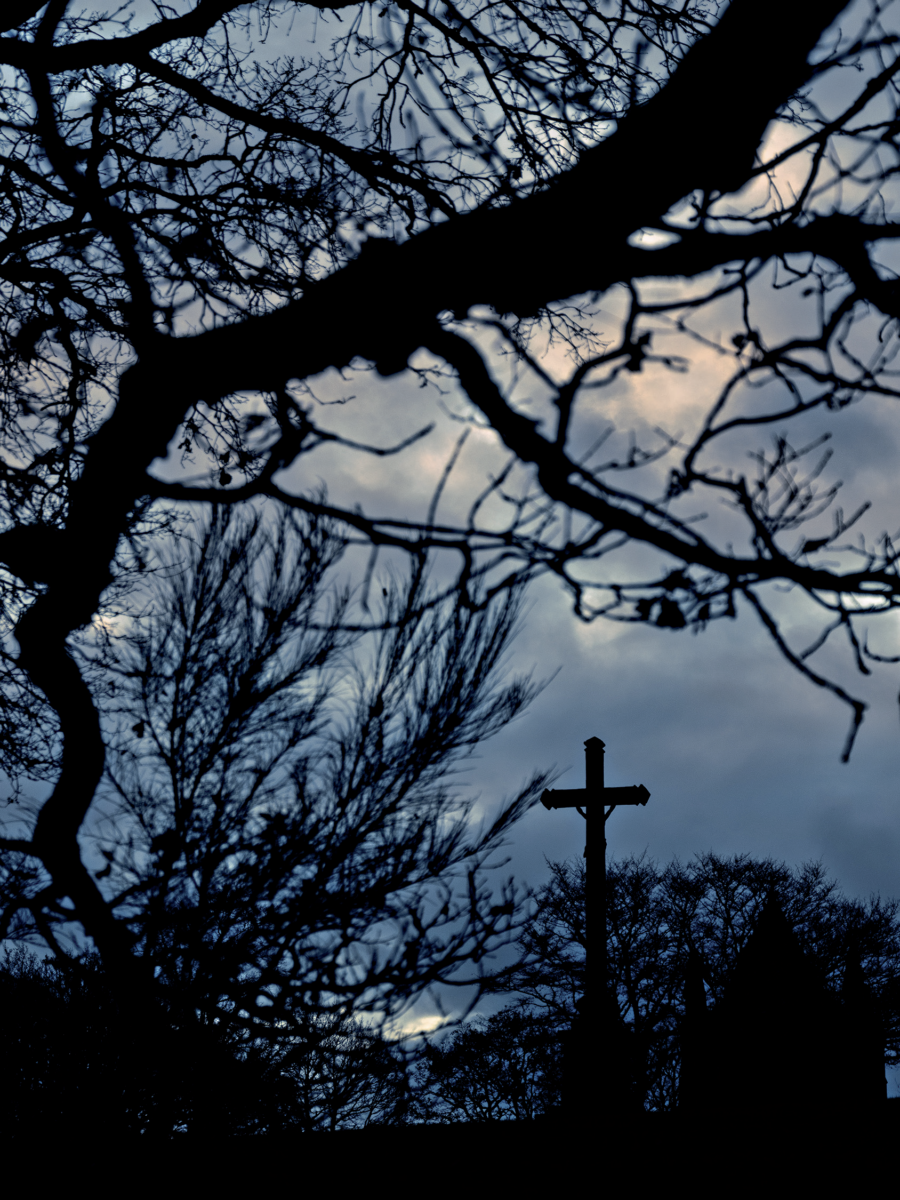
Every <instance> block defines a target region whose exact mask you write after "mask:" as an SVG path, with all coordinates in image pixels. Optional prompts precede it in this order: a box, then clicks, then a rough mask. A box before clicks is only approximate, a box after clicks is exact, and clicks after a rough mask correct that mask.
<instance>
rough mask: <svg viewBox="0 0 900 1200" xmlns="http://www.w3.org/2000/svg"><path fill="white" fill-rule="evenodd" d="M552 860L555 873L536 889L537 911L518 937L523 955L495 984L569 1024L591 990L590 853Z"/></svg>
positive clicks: (523, 1004)
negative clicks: (587, 976)
mask: <svg viewBox="0 0 900 1200" xmlns="http://www.w3.org/2000/svg"><path fill="white" fill-rule="evenodd" d="M547 865H548V866H549V868H550V871H551V873H552V877H551V879H550V880H549V882H548V883H546V884H544V885H543V886H542V887H541V888H539V889H538V891H537V892H536V894H535V897H534V909H533V911H532V914H531V916H530V917H529V919H528V920H527V922H526V923H525V925H524V926H523V928H522V931H521V933H520V934H519V937H518V939H517V941H516V950H517V952H518V956H519V957H518V958H517V960H516V961H515V963H514V964H513V965H512V966H510V967H507V968H505V969H503V970H502V971H500V972H497V974H496V976H495V978H494V980H493V981H492V983H491V988H492V989H493V990H495V991H504V992H513V993H515V994H516V997H517V1000H516V1003H517V1005H518V1007H520V1008H524V1007H526V1006H527V1007H529V1008H532V1009H534V1011H536V1012H541V1013H544V1014H546V1015H547V1016H548V1017H550V1018H553V1019H555V1020H557V1021H560V1022H562V1023H563V1024H566V1023H568V1022H569V1021H571V1020H572V1019H573V1017H574V1015H575V1011H576V1009H575V1004H576V1001H577V1000H578V999H579V998H580V997H581V996H582V995H583V994H584V990H585V970H586V956H587V925H586V908H585V887H586V882H587V867H586V861H585V859H584V858H574V859H570V860H569V861H567V862H548V864H547Z"/></svg>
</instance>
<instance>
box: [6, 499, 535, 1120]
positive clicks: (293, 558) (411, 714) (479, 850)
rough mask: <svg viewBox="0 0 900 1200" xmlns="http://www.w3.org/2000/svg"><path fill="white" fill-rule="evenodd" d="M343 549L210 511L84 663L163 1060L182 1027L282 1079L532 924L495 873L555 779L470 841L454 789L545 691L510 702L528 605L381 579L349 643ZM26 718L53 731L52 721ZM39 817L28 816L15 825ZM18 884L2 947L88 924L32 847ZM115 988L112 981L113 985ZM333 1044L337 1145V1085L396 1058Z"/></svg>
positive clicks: (25, 811) (112, 832)
mask: <svg viewBox="0 0 900 1200" xmlns="http://www.w3.org/2000/svg"><path fill="white" fill-rule="evenodd" d="M343 546H344V544H343V542H342V540H341V539H340V538H338V537H337V536H336V535H335V534H334V532H333V530H331V529H330V528H329V527H328V526H327V524H326V523H324V522H322V521H321V520H318V519H316V518H309V517H306V516H303V515H300V514H293V513H290V512H288V511H286V510H284V509H283V508H282V509H280V510H279V511H277V512H273V511H272V510H271V509H266V508H264V507H259V506H257V507H255V508H252V509H251V510H247V511H244V510H238V509H236V508H234V507H231V508H228V509H226V510H217V511H216V512H215V513H214V514H213V516H212V517H211V519H208V520H206V521H205V522H204V520H202V519H201V520H199V521H198V523H196V524H195V525H193V526H189V527H187V528H186V529H185V531H184V538H183V543H182V544H179V545H178V547H177V550H176V551H174V552H173V548H172V545H171V543H170V541H167V540H166V539H163V540H161V541H160V542H159V543H157V544H156V546H155V547H148V548H147V549H148V554H147V557H146V559H145V561H144V570H143V571H142V572H141V573H140V576H141V579H142V580H145V582H142V583H140V584H137V585H135V586H136V587H139V588H140V595H139V596H131V597H129V611H130V612H133V613H134V614H135V615H134V616H130V617H129V618H128V619H127V620H125V619H123V620H122V621H121V622H110V624H109V625H108V626H105V627H102V628H97V627H96V626H94V627H91V628H89V629H87V630H85V631H84V632H83V633H82V635H81V636H80V637H79V638H77V639H74V640H73V644H72V648H71V652H72V654H73V656H74V658H75V660H76V661H77V662H78V665H79V668H80V670H81V671H82V672H83V676H84V678H85V679H86V680H88V681H89V686H90V687H91V691H92V695H93V697H94V702H95V703H96V705H97V707H98V710H99V712H100V714H101V719H102V722H103V728H104V742H105V756H106V765H105V772H104V777H103V779H102V781H101V785H100V787H99V788H98V789H97V792H96V796H95V797H94V802H93V806H92V808H91V809H90V810H89V824H88V826H87V829H86V833H88V834H89V837H88V838H86V839H85V841H86V848H85V853H86V855H87V856H88V861H91V860H93V864H94V866H93V870H94V876H95V878H96V880H97V887H98V891H99V893H100V895H101V896H102V898H103V901H104V904H105V905H106V906H107V908H106V911H107V912H108V914H109V916H110V917H111V918H112V920H113V921H114V922H116V926H117V928H119V929H120V930H121V931H122V935H123V937H125V938H127V945H128V949H129V953H130V954H131V956H132V961H133V962H134V964H135V967H134V971H135V974H134V977H133V980H129V981H128V982H129V983H133V984H134V985H137V984H138V983H141V984H142V986H143V987H144V988H145V989H146V991H147V992H148V993H152V994H153V995H155V996H156V997H158V998H159V1000H160V1002H161V1005H162V1008H161V1010H160V1013H159V1019H160V1022H161V1024H160V1025H158V1026H156V1027H155V1028H156V1032H157V1034H158V1036H159V1038H160V1039H161V1040H165V1039H166V1037H167V1036H168V1031H170V1030H171V1031H174V1035H175V1036H176V1039H177V1042H178V1045H179V1046H181V1047H184V1046H185V1045H186V1044H187V1043H188V1042H189V1041H190V1036H189V1035H190V1031H191V1030H192V1029H195V1028H199V1027H203V1026H205V1027H213V1026H215V1027H218V1034H217V1036H220V1037H222V1036H224V1037H225V1039H226V1042H230V1043H233V1044H234V1045H235V1046H236V1047H237V1048H238V1049H239V1050H240V1049H241V1047H243V1048H244V1050H245V1051H246V1053H250V1051H251V1049H252V1050H253V1053H254V1054H257V1053H258V1047H259V1045H260V1043H265V1042H266V1041H268V1042H270V1043H271V1044H272V1047H273V1053H272V1055H271V1056H270V1060H271V1061H270V1065H272V1067H273V1069H275V1067H276V1065H277V1063H278V1061H279V1057H278V1053H277V1050H278V1047H282V1051H283V1048H284V1047H286V1046H287V1047H290V1046H295V1045H296V1044H297V1037H300V1038H301V1040H305V1042H306V1044H307V1045H309V1044H310V1043H311V1039H312V1042H317V1043H318V1040H319V1039H320V1037H321V1036H324V1035H322V1034H321V1022H322V1021H325V1022H326V1024H327V1022H328V1020H329V1019H331V1018H329V1016H328V1014H329V1013H330V1014H342V1013H344V1012H346V1011H348V1006H349V1010H353V1009H355V1008H360V1007H362V1008H365V1009H367V1010H368V1011H370V1012H375V1013H376V1014H378V1016H379V1017H380V1018H381V1019H387V1018H388V1017H389V1016H396V1015H397V1014H398V1012H399V1011H400V1010H402V1008H403V1006H404V1004H406V1003H408V1002H409V1001H410V1000H411V999H412V998H414V997H415V996H416V995H418V994H421V992H422V991H423V990H424V989H425V988H427V987H429V986H431V985H433V984H436V983H438V982H445V983H456V984H458V985H460V986H463V985H468V984H471V983H473V982H474V983H476V984H477V983H478V980H479V974H480V973H481V972H482V968H481V967H480V966H479V965H478V964H479V963H480V961H481V960H482V959H483V957H484V955H485V954H486V953H488V952H489V951H490V950H491V949H492V948H493V947H495V946H497V945H499V944H501V943H502V942H503V941H504V940H508V938H510V937H511V936H513V934H514V932H515V928H516V921H517V914H518V913H519V911H520V906H521V903H522V897H521V896H519V895H517V894H516V891H515V889H514V887H513V884H512V881H508V882H507V884H506V885H505V886H504V887H503V889H502V894H501V895H495V894H494V893H493V892H492V889H491V888H490V887H489V886H488V885H487V881H486V877H485V876H484V874H483V868H484V865H485V861H486V858H487V856H488V855H489V854H490V853H491V850H492V849H495V848H496V847H497V845H499V844H500V843H501V842H502V840H503V838H504V836H505V834H506V833H507V831H508V830H509V828H510V826H511V824H512V822H514V821H515V819H516V818H517V816H518V815H519V814H520V813H522V812H524V811H525V809H526V808H527V807H528V806H529V805H530V804H531V803H532V802H533V801H534V800H535V799H536V798H537V796H538V795H539V793H540V790H541V787H542V786H543V782H544V781H543V780H542V779H535V780H532V781H531V782H530V783H528V784H527V785H526V786H525V787H524V789H523V790H522V791H521V792H520V793H519V794H518V795H517V796H516V797H515V798H514V799H513V800H511V801H508V802H506V803H504V804H502V805H500V806H499V808H498V812H497V815H496V819H495V820H494V821H493V822H491V823H489V824H488V825H487V826H486V827H483V828H482V829H481V830H475V829H474V828H472V827H471V826H470V824H469V822H468V819H467V814H468V810H469V808H470V806H471V803H472V801H471V800H467V799H466V798H465V797H464V796H463V795H462V794H460V792H459V789H457V788H454V787H453V786H452V779H450V778H449V777H448V772H449V771H450V770H451V768H452V766H453V764H454V763H455V762H458V761H459V759H460V758H461V757H463V756H465V755H466V754H468V753H470V752H471V750H472V748H473V747H474V746H475V745H476V744H477V743H479V742H480V741H481V740H482V739H483V738H484V737H487V736H490V734H491V733H492V732H496V731H497V730H498V729H500V728H502V727H503V726H505V725H506V724H507V723H508V722H509V721H510V720H512V719H513V718H514V717H515V716H516V715H517V714H518V713H520V712H521V711H522V709H523V707H524V706H525V705H526V704H527V703H528V702H529V700H530V699H531V698H532V696H533V695H534V694H535V691H536V685H534V684H533V683H531V682H530V681H529V680H527V679H523V678H518V679H515V680H513V681H512V682H510V683H508V684H506V685H501V684H500V683H499V676H498V668H499V665H500V660H501V657H502V655H503V653H504V651H505V649H506V647H507V645H508V641H509V637H510V635H511V633H512V631H513V626H514V622H515V616H516V609H517V604H518V597H517V594H516V593H515V592H510V593H506V598H505V599H504V598H503V597H501V596H498V597H496V598H495V600H494V601H492V602H487V603H485V604H482V605H480V606H479V605H477V604H471V603H467V602H466V601H465V598H463V597H461V596H459V595H457V596H456V597H455V598H451V599H450V600H441V599H440V597H439V596H438V595H436V594H435V593H434V591H433V589H431V588H430V586H429V584H428V580H427V574H426V565H425V560H424V558H422V559H420V560H419V562H418V564H417V566H416V568H415V570H414V571H413V573H412V576H411V577H410V578H409V579H406V580H403V579H397V580H395V581H394V582H391V581H390V580H389V579H386V580H385V582H386V584H387V586H385V587H384V588H382V589H381V591H382V596H381V601H380V606H379V607H380V619H376V617H375V614H374V612H373V614H372V616H371V619H370V620H368V621H365V622H364V623H362V624H359V623H356V624H354V622H353V621H352V620H351V619H350V612H349V609H350V603H351V599H350V595H349V593H348V592H347V591H346V590H343V591H341V590H340V589H339V588H337V587H333V586H332V585H331V583H330V582H329V572H330V571H331V570H332V569H333V568H336V566H337V564H338V562H339V560H340V555H341V552H342V550H343ZM154 551H155V553H154ZM34 716H35V719H36V720H39V719H43V720H44V722H45V723H46V725H47V728H48V729H50V730H52V719H53V717H52V713H50V712H49V710H48V709H47V708H46V707H45V708H43V709H37V710H36V712H35V713H34ZM48 738H49V734H48ZM43 811H45V809H41V808H40V806H39V805H38V804H34V805H31V806H30V811H29V805H28V804H27V803H26V802H25V801H23V802H22V804H21V805H20V806H19V808H18V809H17V810H16V812H15V814H14V815H16V816H17V817H18V819H19V820H21V821H23V822H24V821H27V820H28V819H29V818H30V819H31V820H32V821H34V820H36V821H37V822H39V821H40V820H41V819H42V817H41V814H42V812H43ZM7 819H8V820H9V819H10V818H9V817H8V818H7ZM7 864H8V865H7V869H6V872H5V875H4V876H3V878H2V881H0V882H2V893H0V895H2V901H3V905H4V912H5V919H6V928H5V932H6V933H7V936H13V937H15V938H17V939H19V940H20V941H22V940H30V941H33V942H36V941H39V940H40V939H44V941H45V942H46V943H47V944H49V946H50V947H51V948H53V949H56V950H59V949H60V948H61V942H60V939H61V938H64V936H65V928H66V925H68V924H70V923H71V922H72V921H73V919H75V920H78V917H79V910H78V909H77V908H76V910H75V911H74V912H73V910H72V909H67V908H64V907H63V908H58V907H55V906H53V905H51V904H48V903H47V897H46V893H47V890H48V888H49V887H50V881H49V879H48V875H47V872H46V870H45V869H42V866H41V864H40V861H39V860H38V861H37V862H36V861H35V858H34V857H33V856H30V855H29V852H28V851H27V850H26V849H24V848H22V849H19V853H18V854H17V855H10V856H8V858H7ZM45 906H46V907H45ZM48 910H49V911H48ZM83 924H85V925H86V926H88V927H89V922H87V921H85V922H83ZM107 968H108V973H109V978H110V979H111V980H112V981H113V983H114V981H115V979H116V977H117V975H118V974H119V973H120V969H121V964H120V963H118V962H116V960H115V959H113V961H112V963H111V964H110V963H108V964H107ZM131 994H132V995H133V992H132V993H131ZM133 1002H134V1003H135V1004H137V1005H138V1006H139V1005H140V1003H141V1002H140V1000H139V999H135V1000H134V1001H133ZM117 1003H119V1004H120V1005H122V1006H124V1007H127V1004H128V1001H127V999H126V998H125V997H124V996H120V997H119V998H118V1000H117ZM150 1027H151V1028H154V1026H153V1022H152V1021H151V1022H150ZM317 1031H318V1032H317ZM342 1036H343V1033H342V1032H341V1030H340V1029H338V1030H332V1031H331V1032H330V1033H328V1036H327V1037H326V1039H325V1042H324V1043H319V1049H318V1050H317V1051H316V1055H317V1056H318V1057H316V1058H315V1062H313V1060H311V1059H307V1066H308V1068H309V1071H311V1072H312V1074H313V1075H315V1076H316V1078H317V1079H318V1080H319V1081H320V1083H321V1078H322V1074H323V1071H325V1068H324V1067H322V1066H321V1063H323V1062H325V1058H323V1057H322V1056H323V1055H325V1054H326V1051H327V1052H328V1053H329V1054H330V1055H331V1060H330V1061H331V1062H332V1064H333V1065H332V1067H331V1068H328V1069H329V1070H330V1071H331V1072H332V1076H333V1078H332V1081H331V1083H330V1084H329V1087H330V1088H331V1093H332V1094H331V1098H330V1099H328V1100H327V1103H326V1102H325V1101H322V1100H321V1098H320V1099H319V1100H317V1101H316V1105H318V1106H319V1108H324V1109H325V1110H328V1111H330V1113H331V1116H330V1117H328V1120H329V1121H331V1123H332V1124H334V1123H335V1121H336V1120H337V1118H336V1116H335V1114H336V1113H337V1112H338V1111H341V1112H344V1113H346V1111H347V1110H348V1108H349V1106H350V1102H351V1099H353V1100H354V1103H356V1100H355V1099H354V1096H355V1093H354V1095H353V1096H351V1095H349V1094H345V1092H346V1088H345V1087H344V1083H343V1082H341V1080H340V1079H339V1078H338V1076H339V1074H340V1072H341V1071H343V1072H344V1073H345V1074H348V1073H349V1074H352V1072H350V1066H351V1065H352V1060H353V1059H354V1056H356V1057H358V1053H357V1051H359V1050H360V1049H361V1048H362V1046H363V1043H364V1042H365V1046H366V1056H367V1061H368V1063H369V1065H370V1066H373V1069H374V1064H376V1063H378V1064H382V1063H383V1062H386V1061H387V1059H386V1058H385V1055H384V1053H383V1049H384V1048H383V1046H381V1045H380V1044H379V1043H376V1041H373V1040H372V1039H371V1038H369V1039H368V1041H366V1039H365V1038H363V1035H362V1033H361V1032H358V1034H355V1035H354V1037H355V1038H356V1041H355V1042H354V1044H353V1046H352V1047H351V1050H352V1053H351V1051H350V1050H347V1051H346V1052H345V1051H344V1050H340V1053H339V1052H338V1048H337V1043H335V1038H337V1039H338V1042H339V1041H340V1038H341V1037H342ZM361 1038H362V1041H360V1039H361ZM201 1044H203V1045H205V1043H201ZM373 1047H375V1049H374V1050H373V1049H372V1048H373ZM379 1055H381V1057H380V1058H379ZM326 1057H327V1055H326ZM261 1061H265V1055H264V1056H263V1060H261ZM338 1061H340V1064H341V1065H340V1070H338V1067H337V1066H336V1065H334V1064H337V1063H338ZM294 1062H295V1065H297V1064H299V1063H300V1062H301V1059H300V1058H296V1057H295V1059H294ZM310 1064H312V1065H310ZM316 1064H319V1065H316ZM297 1069H299V1067H298V1068H297ZM360 1069H361V1068H360ZM366 1069H368V1068H366ZM379 1070H381V1065H379ZM326 1073H327V1072H326ZM294 1074H295V1075H296V1071H295V1072H294ZM200 1075H201V1077H202V1076H203V1071H202V1069H200ZM207 1077H208V1073H207ZM320 1083H317V1085H316V1086H317V1087H319V1092H320V1093H321V1091H322V1089H321V1086H320ZM353 1086H356V1085H355V1084H354V1085H353ZM342 1089H344V1090H343V1091H342ZM351 1091H352V1089H351ZM303 1103H304V1104H305V1105H306V1109H307V1110H308V1114H309V1113H312V1107H311V1106H312V1104H313V1102H312V1100H311V1099H309V1097H308V1096H307V1097H306V1098H304V1100H303ZM359 1103H360V1104H363V1101H360V1102H359ZM364 1103H365V1104H370V1105H371V1104H372V1103H374V1101H373V1100H372V1099H371V1097H368V1098H366V1100H365V1102H364ZM329 1105H330V1106H331V1107H330V1109H328V1106H329ZM197 1119H198V1120H199V1117H198V1118H197ZM342 1119H343V1118H342ZM304 1120H306V1123H307V1124H310V1123H312V1124H320V1123H321V1121H322V1120H325V1118H324V1117H321V1116H316V1117H315V1119H314V1118H313V1117H312V1116H310V1115H308V1116H307V1118H304ZM347 1120H349V1117H348V1118H347ZM344 1123H346V1121H344Z"/></svg>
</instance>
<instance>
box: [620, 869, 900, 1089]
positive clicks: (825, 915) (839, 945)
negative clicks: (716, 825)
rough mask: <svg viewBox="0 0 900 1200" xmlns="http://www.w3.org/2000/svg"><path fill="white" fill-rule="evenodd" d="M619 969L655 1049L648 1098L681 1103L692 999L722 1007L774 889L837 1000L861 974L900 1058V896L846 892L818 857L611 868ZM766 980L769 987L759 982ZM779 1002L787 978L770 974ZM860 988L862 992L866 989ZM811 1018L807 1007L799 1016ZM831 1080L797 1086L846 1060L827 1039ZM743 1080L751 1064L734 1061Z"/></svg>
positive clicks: (890, 1048) (623, 1006)
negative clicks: (798, 862)
mask: <svg viewBox="0 0 900 1200" xmlns="http://www.w3.org/2000/svg"><path fill="white" fill-rule="evenodd" d="M608 881H609V898H608V922H609V926H608V927H609V969H610V975H611V978H612V980H613V982H614V984H615V987H616V992H617V997H618V1003H619V1011H620V1014H621V1016H622V1019H623V1021H625V1022H626V1023H627V1024H628V1026H630V1028H631V1030H632V1031H633V1034H634V1036H635V1038H636V1041H637V1045H638V1046H639V1047H641V1048H642V1050H643V1053H644V1055H645V1058H644V1065H645V1071H646V1076H645V1077H646V1098H645V1103H646V1105H647V1106H648V1107H650V1108H654V1109H666V1108H672V1107H674V1106H676V1105H677V1104H678V1098H679V1082H680V1061H681V1059H680V1055H681V1039H682V1034H683V1029H684V1024H683V1023H684V1018H685V1008H686V1004H689V1003H690V995H689V993H690V989H691V988H693V989H694V1005H693V1007H694V1011H695V1012H696V1011H697V1009H698V1008H701V1007H705V1006H706V1005H708V1006H709V1008H710V1009H711V1010H712V1009H714V1008H715V1006H716V1004H717V1003H719V1002H720V1001H721V999H722V995H723V992H724V990H725V988H726V986H727V984H728V981H729V979H730V978H731V975H732V971H733V968H734V964H735V962H736V960H737V957H738V954H739V952H740V951H741V949H742V947H743V946H744V945H745V944H746V942H747V939H748V938H749V936H750V934H751V933H752V931H753V929H754V928H755V926H756V922H757V920H758V918H759V915H760V913H761V912H762V910H763V906H764V904H765V901H766V897H767V896H768V895H769V892H770V890H772V889H774V895H775V896H776V897H777V898H778V901H779V903H780V905H781V908H782V910H783V912H784V914H785V917H786V919H787V921H788V922H789V924H790V926H791V927H792V928H793V930H794V932H795V934H796V937H797V940H798V943H799V947H800V949H801V950H802V952H803V954H804V955H805V956H806V958H807V959H808V961H809V963H810V969H811V970H812V971H814V973H815V975H816V978H817V979H818V980H819V981H820V982H821V984H822V986H823V987H824V988H826V989H827V990H829V991H830V992H831V993H833V994H834V995H835V996H836V997H838V996H841V995H843V994H844V988H845V984H846V982H847V979H848V972H849V977H850V980H851V985H852V983H853V980H854V978H855V973H858V974H860V975H861V976H862V980H863V981H864V983H865V986H866V989H867V991H868V993H869V995H870V996H871V999H872V1001H873V1003H874V1006H875V1009H876V1010H877V1015H878V1017H879V1018H880V1024H881V1031H882V1032H883V1035H884V1061H885V1063H886V1064H888V1065H895V1064H897V1063H898V1062H900V901H898V900H882V899H880V898H878V897H873V898H872V899H870V900H869V901H865V902H864V901H859V900H852V899H848V898H847V897H845V896H844V895H843V894H842V893H841V892H840V891H839V889H838V886H837V884H836V883H835V882H833V881H831V880H829V879H828V877H827V875H826V873H825V870H824V868H823V867H822V865H821V864H819V863H811V864H806V865H805V866H803V867H801V868H798V869H794V870H792V869H791V868H788V867H786V866H785V865H784V864H780V863H776V862H774V861H773V860H771V859H762V860H760V859H753V858H751V857H749V856H747V855H738V856H734V857H732V858H722V857H720V856H718V855H715V854H712V853H707V854H702V855H698V856H696V857H695V858H694V859H692V860H691V862H690V863H688V864H687V865H682V864H681V863H679V862H677V861H676V862H673V863H670V864H669V865H668V866H666V867H659V866H657V864H656V863H654V862H652V861H650V860H648V859H646V858H644V857H641V858H629V859H624V860H619V861H616V862H613V863H611V864H610V865H609V867H608ZM760 986H763V985H762V984H760ZM764 986H765V987H766V988H770V989H773V990H774V992H775V997H776V1000H775V1002H776V1003H777V989H778V980H777V978H776V979H770V980H767V981H766V982H765V985H764ZM857 990H858V989H857ZM797 1019H798V1020H799V1021H800V1022H801V1024H802V1019H803V1018H802V1014H797ZM820 1062H821V1079H818V1080H817V1079H815V1078H804V1079H800V1080H798V1081H797V1085H796V1088H795V1094H796V1095H797V1096H798V1102H799V1103H802V1095H803V1090H804V1089H806V1090H807V1091H808V1093H809V1094H810V1095H812V1094H813V1093H814V1092H815V1091H816V1089H819V1090H821V1088H822V1087H823V1086H824V1085H825V1083H826V1081H828V1080H829V1079H830V1080H832V1082H833V1080H834V1078H835V1073H836V1072H837V1073H839V1072H840V1071H841V1070H843V1065H842V1064H841V1063H839V1062H837V1061H836V1059H835V1057H834V1055H832V1056H831V1058H830V1057H829V1048H828V1046H827V1045H823V1046H822V1047H821V1055H820ZM733 1070H734V1080H735V1087H739V1086H740V1075H741V1063H740V1061H739V1060H736V1061H735V1062H734V1063H733Z"/></svg>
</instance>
